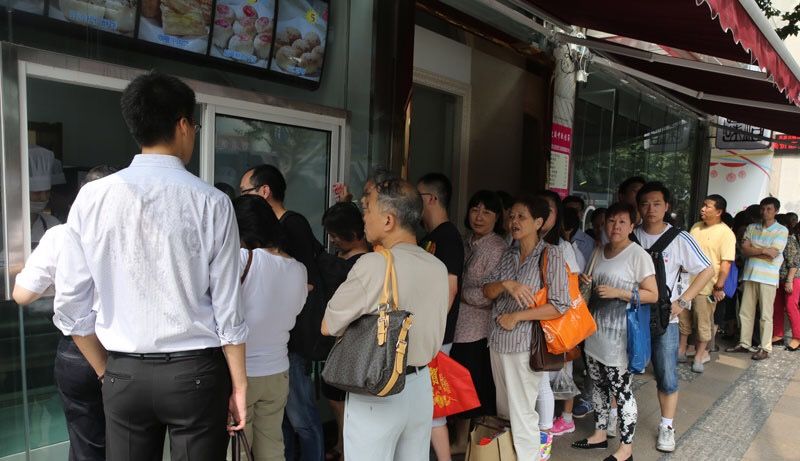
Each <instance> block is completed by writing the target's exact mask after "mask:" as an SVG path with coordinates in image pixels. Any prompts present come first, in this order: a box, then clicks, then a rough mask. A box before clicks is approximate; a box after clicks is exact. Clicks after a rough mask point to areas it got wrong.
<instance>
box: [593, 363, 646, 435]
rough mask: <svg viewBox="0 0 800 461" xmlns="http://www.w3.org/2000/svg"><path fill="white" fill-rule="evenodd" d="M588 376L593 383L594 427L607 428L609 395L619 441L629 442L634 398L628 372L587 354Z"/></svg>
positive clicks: (631, 431) (636, 414) (633, 424)
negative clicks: (615, 400)
mask: <svg viewBox="0 0 800 461" xmlns="http://www.w3.org/2000/svg"><path fill="white" fill-rule="evenodd" d="M586 365H587V366H588V368H589V376H590V377H591V378H592V381H593V382H594V388H593V390H592V402H593V403H594V408H595V411H594V423H595V428H596V429H598V430H602V431H605V430H608V414H609V411H610V410H611V397H612V396H613V397H615V398H616V399H617V414H618V415H619V417H618V421H619V429H620V430H619V435H620V441H621V442H622V443H628V444H630V443H633V434H634V432H635V431H636V418H637V416H638V411H637V409H636V398H635V397H634V396H633V390H631V380H632V375H631V373H630V372H629V371H628V368H627V367H609V366H606V365H604V364H602V363H600V362H599V361H597V360H595V359H593V358H592V357H590V356H588V355H587V356H586Z"/></svg>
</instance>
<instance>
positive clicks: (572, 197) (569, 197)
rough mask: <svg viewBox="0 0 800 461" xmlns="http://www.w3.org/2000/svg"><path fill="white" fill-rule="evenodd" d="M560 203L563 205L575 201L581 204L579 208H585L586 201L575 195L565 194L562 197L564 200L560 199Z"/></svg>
mask: <svg viewBox="0 0 800 461" xmlns="http://www.w3.org/2000/svg"><path fill="white" fill-rule="evenodd" d="M561 203H563V204H564V206H565V207H566V206H567V205H568V204H570V203H577V204H578V205H580V206H581V210H585V209H586V202H585V201H584V200H583V199H582V198H580V197H578V196H577V195H567V196H566V197H564V200H562V202H561Z"/></svg>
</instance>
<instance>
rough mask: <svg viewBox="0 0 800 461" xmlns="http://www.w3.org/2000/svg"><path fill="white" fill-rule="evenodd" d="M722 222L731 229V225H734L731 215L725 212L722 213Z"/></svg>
mask: <svg viewBox="0 0 800 461" xmlns="http://www.w3.org/2000/svg"><path fill="white" fill-rule="evenodd" d="M722 222H724V223H725V225H726V226H728V227H730V228H731V229H733V224H734V220H733V215H731V214H730V213H728V212H727V211H726V212H725V213H722Z"/></svg>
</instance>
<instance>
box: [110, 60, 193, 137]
mask: <svg viewBox="0 0 800 461" xmlns="http://www.w3.org/2000/svg"><path fill="white" fill-rule="evenodd" d="M195 103H196V100H195V95H194V91H192V89H191V88H189V86H188V85H186V84H185V83H183V82H182V81H181V80H179V79H178V78H176V77H173V76H171V75H167V74H162V73H160V72H157V71H152V72H148V73H146V74H144V75H140V76H138V77H136V78H135V79H134V80H133V81H132V82H131V83H130V84H129V85H128V86H127V88H125V90H124V91H123V92H122V98H121V99H120V107H121V108H122V118H123V119H125V123H126V124H127V125H128V130H130V132H131V135H133V139H135V140H136V143H137V144H139V146H140V147H149V146H155V145H157V144H160V143H170V142H172V141H173V140H174V139H175V125H176V124H177V123H178V121H180V119H182V118H186V119H188V120H189V123H193V122H194V120H193V114H194V106H195Z"/></svg>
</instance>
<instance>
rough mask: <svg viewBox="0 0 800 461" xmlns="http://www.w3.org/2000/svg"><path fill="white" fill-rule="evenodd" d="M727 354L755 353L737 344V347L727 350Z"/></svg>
mask: <svg viewBox="0 0 800 461" xmlns="http://www.w3.org/2000/svg"><path fill="white" fill-rule="evenodd" d="M725 352H740V353H744V352H747V353H752V352H753V351H751V350H750V349H748V348H746V347H744V346H742V345H741V344H737V345H736V347H729V348H727V349H725Z"/></svg>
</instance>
